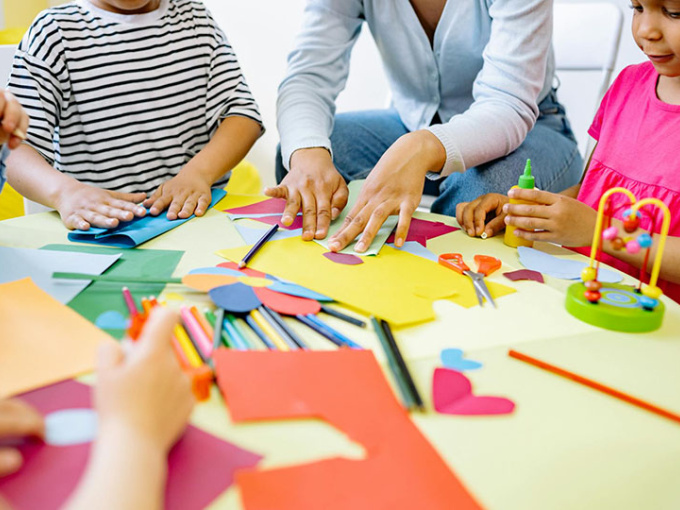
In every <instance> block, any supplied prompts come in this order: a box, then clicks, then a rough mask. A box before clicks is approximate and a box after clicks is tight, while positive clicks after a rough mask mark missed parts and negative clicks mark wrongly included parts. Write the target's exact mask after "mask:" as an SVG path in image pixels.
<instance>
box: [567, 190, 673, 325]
mask: <svg viewBox="0 0 680 510" xmlns="http://www.w3.org/2000/svg"><path fill="white" fill-rule="evenodd" d="M617 194H619V195H620V194H623V195H625V196H626V197H627V198H628V200H629V202H628V204H627V205H623V206H621V205H619V206H617V207H615V206H614V205H613V204H612V201H611V200H610V198H611V197H612V196H613V195H617ZM645 206H655V207H656V208H658V209H659V210H660V211H661V212H662V213H663V223H662V225H661V232H660V234H659V239H658V246H657V251H656V254H655V256H654V264H653V266H652V272H651V274H650V278H649V283H648V284H647V285H646V286H643V282H644V280H645V277H646V275H647V272H646V268H647V265H648V262H649V258H650V256H651V248H652V244H653V238H652V236H651V235H650V234H648V233H646V232H644V233H641V234H639V235H638V236H636V237H634V236H633V235H632V234H634V233H635V231H637V230H638V228H639V226H640V217H641V214H642V213H643V212H645V214H648V217H649V220H650V228H649V231H650V232H654V223H655V218H656V214H655V213H656V211H654V212H653V213H652V214H649V213H648V212H647V211H642V209H643V208H644V207H645ZM622 207H628V208H627V209H626V210H625V211H624V213H623V230H625V232H626V234H627V235H625V234H624V237H621V235H620V232H619V227H617V226H615V225H612V216H613V214H614V213H615V212H616V211H617V210H619V209H620V208H622ZM670 221H671V215H670V211H669V210H668V207H666V204H664V203H663V202H662V201H661V200H658V199H656V198H645V199H642V200H639V201H638V200H637V199H636V198H635V195H633V193H631V192H630V191H629V190H627V189H625V188H612V189H610V190H608V191H607V192H606V193H604V195H602V198H601V199H600V204H599V207H598V210H597V223H596V226H595V233H594V235H593V244H592V246H591V250H590V264H589V265H588V266H587V267H585V268H584V269H583V271H582V272H581V279H582V280H583V282H579V283H575V284H573V285H571V286H570V287H569V290H568V291H567V301H566V308H567V311H568V312H569V313H571V314H572V315H573V316H574V317H576V318H578V319H580V320H582V321H584V322H587V323H588V324H592V325H594V326H599V327H601V328H605V329H611V330H614V331H625V332H629V333H642V332H646V331H654V330H655V329H658V328H659V327H660V326H661V322H662V320H663V315H664V311H665V306H664V304H663V303H662V302H661V301H660V300H659V297H660V296H661V294H662V291H661V289H660V288H659V287H657V285H656V283H657V280H658V278H659V271H660V269H661V259H662V257H663V250H664V246H665V244H666V238H667V237H668V230H669V227H670ZM604 242H610V243H611V246H612V248H614V249H615V250H622V249H625V250H626V251H628V252H629V253H638V252H640V250H645V256H644V262H643V264H642V266H641V269H640V276H639V284H638V285H637V286H631V285H625V284H619V283H602V282H600V281H598V279H597V276H598V269H599V266H600V255H601V253H602V245H603V243H604Z"/></svg>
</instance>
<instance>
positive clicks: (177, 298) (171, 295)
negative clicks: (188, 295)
mask: <svg viewBox="0 0 680 510" xmlns="http://www.w3.org/2000/svg"><path fill="white" fill-rule="evenodd" d="M163 297H164V298H165V299H167V300H168V301H184V296H183V295H182V294H177V292H168V293H166V294H164V295H163Z"/></svg>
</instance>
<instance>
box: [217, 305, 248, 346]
mask: <svg viewBox="0 0 680 510" xmlns="http://www.w3.org/2000/svg"><path fill="white" fill-rule="evenodd" d="M234 320H235V319H234V316H233V315H231V314H229V313H226V314H224V320H223V321H222V325H223V327H224V329H225V330H226V332H227V334H228V335H229V339H230V340H231V342H230V344H231V346H232V347H233V348H234V349H236V350H238V351H248V350H250V347H249V346H248V342H246V340H245V338H243V337H242V336H241V333H240V332H239V331H238V330H237V329H236V327H235V326H234Z"/></svg>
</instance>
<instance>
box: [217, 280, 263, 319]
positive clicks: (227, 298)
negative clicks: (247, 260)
mask: <svg viewBox="0 0 680 510" xmlns="http://www.w3.org/2000/svg"><path fill="white" fill-rule="evenodd" d="M209 294H210V299H212V301H213V303H215V306H219V307H220V308H224V309H225V310H226V311H227V312H229V313H249V312H250V311H252V310H255V309H256V308H259V307H260V306H262V301H260V299H259V298H258V297H257V295H256V294H255V290H254V289H253V288H252V287H249V286H248V285H245V284H243V283H234V284H232V285H224V286H222V287H215V288H214V289H212V290H211V291H210V293H209Z"/></svg>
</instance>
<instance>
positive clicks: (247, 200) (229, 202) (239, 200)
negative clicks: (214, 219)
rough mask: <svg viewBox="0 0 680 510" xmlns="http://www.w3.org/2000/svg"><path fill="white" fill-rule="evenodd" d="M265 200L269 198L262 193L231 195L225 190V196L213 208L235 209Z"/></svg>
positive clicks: (222, 209) (221, 209)
mask: <svg viewBox="0 0 680 510" xmlns="http://www.w3.org/2000/svg"><path fill="white" fill-rule="evenodd" d="M265 200H269V197H265V196H264V195H232V194H230V193H228V192H227V196H226V197H224V198H223V199H222V200H220V201H219V202H217V204H215V209H217V210H218V211H224V210H225V209H235V208H236V207H245V206H247V205H252V204H257V203H258V202H264V201H265Z"/></svg>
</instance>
